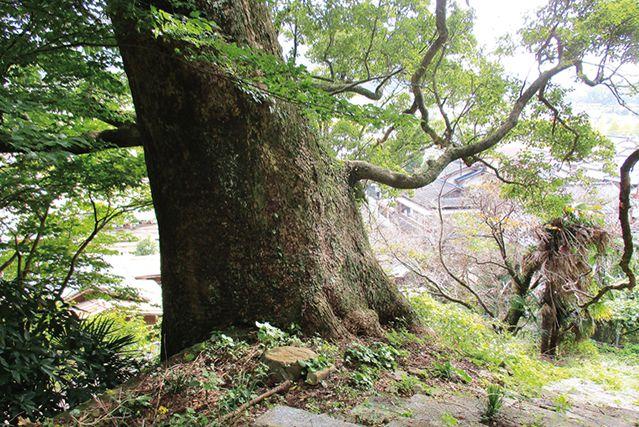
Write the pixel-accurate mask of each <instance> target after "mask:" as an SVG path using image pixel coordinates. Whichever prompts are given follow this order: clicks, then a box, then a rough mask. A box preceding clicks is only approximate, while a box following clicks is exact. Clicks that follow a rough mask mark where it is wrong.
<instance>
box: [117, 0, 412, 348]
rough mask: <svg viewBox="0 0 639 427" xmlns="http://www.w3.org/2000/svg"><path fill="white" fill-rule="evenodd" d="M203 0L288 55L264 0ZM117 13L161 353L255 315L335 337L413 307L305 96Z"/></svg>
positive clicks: (230, 32) (259, 44)
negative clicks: (149, 223)
mask: <svg viewBox="0 0 639 427" xmlns="http://www.w3.org/2000/svg"><path fill="white" fill-rule="evenodd" d="M197 3H200V4H201V9H202V11H203V12H205V13H206V16H208V17H209V18H210V19H213V20H214V21H215V22H216V23H217V24H219V25H220V26H221V28H222V31H223V32H224V33H225V34H226V35H227V36H228V37H229V39H231V40H233V41H235V42H238V43H245V44H248V45H250V46H252V47H254V48H259V49H263V50H265V51H267V52H269V53H271V54H273V55H278V56H279V55H281V54H280V48H279V45H278V44H277V40H276V36H275V32H274V30H273V27H272V24H271V21H270V18H269V14H268V11H267V9H266V7H264V6H263V5H261V4H258V2H254V1H249V0H243V1H239V0H224V1H217V2H208V1H203V0H202V1H198V2H197ZM207 5H210V6H207ZM114 24H115V27H116V33H117V37H118V43H119V46H120V50H121V53H122V57H123V60H124V67H125V71H126V73H127V76H128V79H129V83H130V86H131V91H132V94H133V101H134V103H135V108H136V113H137V119H138V126H139V128H140V131H141V135H142V137H143V140H144V151H145V156H146V162H147V168H148V174H149V180H150V184H151V190H152V194H153V201H154V205H155V211H156V215H157V220H158V227H159V233H160V250H161V257H162V292H163V304H164V318H163V323H162V331H163V338H164V342H163V348H162V350H163V355H164V357H167V356H170V355H172V354H174V353H176V352H177V351H179V350H181V349H182V348H184V347H186V346H188V345H190V344H193V343H195V342H198V341H200V340H202V339H204V338H206V337H208V336H209V334H210V332H211V331H212V330H215V329H217V328H224V327H227V326H229V325H240V326H241V325H252V324H253V322H255V321H256V320H268V321H271V322H274V323H276V324H278V325H288V324H290V323H292V322H295V323H297V324H299V325H301V326H302V328H303V329H304V330H306V331H309V332H311V331H312V332H319V333H321V334H323V335H324V336H328V337H343V336H347V335H349V334H376V333H379V332H380V324H382V323H387V322H390V321H393V320H395V319H400V318H404V319H405V320H406V321H407V322H411V321H413V320H414V315H413V312H412V310H411V309H410V307H409V305H408V304H407V302H406V301H405V299H404V298H403V297H402V296H401V294H400V293H399V292H398V291H397V289H396V288H395V287H394V285H391V284H390V282H389V281H388V279H387V277H386V276H385V275H384V273H383V271H382V270H381V268H380V266H379V265H378V263H377V262H376V260H375V259H374V257H373V256H372V253H371V249H370V247H369V244H368V241H367V237H366V234H365V232H364V228H363V225H362V221H361V216H360V214H359V211H358V208H357V204H356V202H355V199H354V195H353V191H352V188H350V187H349V185H348V182H347V177H346V173H345V171H344V170H343V168H342V167H341V166H340V165H339V163H338V162H336V161H335V160H333V159H332V158H331V157H330V155H329V154H328V153H327V152H326V151H325V150H324V149H323V148H322V146H321V145H320V144H319V143H318V141H317V139H316V138H315V137H314V135H313V131H312V130H311V129H310V127H309V125H308V124H307V122H306V121H305V120H304V118H303V117H302V116H301V115H300V113H299V112H298V111H297V109H296V108H295V107H293V106H291V105H289V104H286V103H283V102H280V101H274V100H266V101H261V102H260V101H256V100H255V98H254V97H252V96H250V95H248V94H247V93H246V91H245V90H241V89H240V88H239V87H238V83H237V82H235V81H233V80H232V79H230V78H229V77H228V76H227V75H226V74H225V73H224V72H223V71H222V70H220V69H217V68H216V66H215V65H214V64H211V63H197V62H193V61H188V60H186V59H185V58H184V57H182V56H180V55H179V54H177V53H176V52H175V49H174V46H172V44H171V43H170V42H167V41H162V40H159V39H154V38H153V37H152V36H151V34H150V33H149V32H148V31H144V30H139V29H136V25H135V23H133V22H131V21H130V20H128V19H127V18H126V17H124V16H122V15H120V14H118V12H117V11H116V12H115V13H114Z"/></svg>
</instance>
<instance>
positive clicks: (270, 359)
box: [264, 345, 317, 381]
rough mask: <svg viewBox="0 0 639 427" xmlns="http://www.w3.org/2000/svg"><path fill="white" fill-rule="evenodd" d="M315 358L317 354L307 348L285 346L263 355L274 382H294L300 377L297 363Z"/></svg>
mask: <svg viewBox="0 0 639 427" xmlns="http://www.w3.org/2000/svg"><path fill="white" fill-rule="evenodd" d="M316 357H317V353H315V352H314V351H313V350H311V349H309V348H305V347H293V346H289V345H286V346H282V347H275V348H272V349H270V350H267V351H266V353H264V363H265V364H266V366H268V367H269V370H270V372H271V376H272V377H273V378H274V379H275V380H278V381H284V380H296V379H298V378H300V377H301V376H302V366H301V365H300V364H299V362H302V361H306V360H310V359H314V358H316Z"/></svg>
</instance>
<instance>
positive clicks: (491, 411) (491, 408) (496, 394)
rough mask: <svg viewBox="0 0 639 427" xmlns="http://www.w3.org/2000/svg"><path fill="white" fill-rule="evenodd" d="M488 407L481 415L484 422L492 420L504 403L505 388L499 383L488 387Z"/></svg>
mask: <svg viewBox="0 0 639 427" xmlns="http://www.w3.org/2000/svg"><path fill="white" fill-rule="evenodd" d="M486 395H487V401H486V409H484V412H483V413H482V415H481V419H482V421H483V422H492V421H494V420H495V417H496V416H497V414H498V413H499V411H500V410H501V408H502V406H503V405H504V389H503V388H502V387H501V386H499V385H497V384H489V385H488V387H487V388H486Z"/></svg>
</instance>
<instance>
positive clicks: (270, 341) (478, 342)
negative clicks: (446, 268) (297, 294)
mask: <svg viewBox="0 0 639 427" xmlns="http://www.w3.org/2000/svg"><path fill="white" fill-rule="evenodd" d="M412 302H413V305H414V307H415V309H416V311H417V312H418V313H419V315H420V317H421V320H422V323H423V325H424V330H423V331H422V332H420V333H419V334H415V333H411V332H407V331H404V330H388V331H387V333H386V336H385V339H384V340H380V339H377V340H374V339H361V340H358V341H356V342H355V341H352V342H346V341H342V342H328V341H325V340H323V339H321V338H317V337H299V336H298V335H296V334H295V333H293V332H290V331H289V332H285V331H282V330H279V329H277V328H274V327H272V326H270V325H268V324H261V325H259V328H256V329H255V330H253V331H248V332H247V331H226V332H225V333H224V334H221V333H216V334H214V336H213V337H212V338H211V339H210V340H208V341H206V342H203V343H201V344H198V345H196V346H194V347H192V348H190V349H188V350H186V351H184V352H182V353H181V354H179V355H176V356H175V357H173V358H172V359H171V360H170V361H169V363H167V364H166V365H163V366H159V367H156V368H154V369H152V370H151V371H150V372H148V373H146V374H144V375H142V376H140V378H138V380H137V381H135V382H133V383H130V384H128V385H126V386H124V387H122V388H121V389H118V390H114V391H111V392H109V393H106V394H104V395H103V396H100V397H98V398H96V399H95V400H94V401H93V402H89V403H88V404H87V405H84V407H83V408H76V409H74V410H71V411H69V412H68V413H66V414H65V416H64V417H61V418H60V419H57V420H56V422H57V423H63V424H65V423H66V424H76V425H89V424H90V425H167V426H187V425H189V426H190V425H233V424H235V425H246V424H249V423H250V421H251V420H252V419H254V418H255V417H256V416H258V415H259V414H261V413H263V412H265V411H266V410H267V409H268V408H269V407H271V406H273V405H275V404H284V405H289V406H294V407H298V408H302V409H306V410H308V411H311V412H317V413H320V412H321V413H328V414H333V415H337V416H340V415H342V416H343V415H346V414H348V413H349V412H350V410H351V409H352V408H353V407H354V406H356V405H358V404H359V403H361V402H363V401H364V400H365V399H367V398H370V397H372V396H410V395H411V394H413V393H416V392H417V393H422V394H433V393H434V394H438V393H439V392H440V391H441V390H445V391H446V392H447V393H460V394H464V393H469V392H470V393H474V394H475V395H481V394H482V392H483V390H485V389H487V388H488V387H489V386H490V385H491V384H499V385H500V386H501V387H502V388H503V389H504V390H505V391H506V392H507V393H509V394H510V395H517V396H524V397H535V396H538V395H540V393H541V390H542V387H543V386H545V385H547V384H550V383H552V382H556V381H558V380H562V379H567V378H575V377H576V378H582V379H586V380H590V381H593V382H596V383H598V384H601V385H602V386H604V388H606V389H610V390H621V389H630V390H635V391H639V356H633V355H632V354H630V355H625V356H622V355H621V354H618V352H615V351H612V350H610V349H601V348H598V347H597V346H595V345H594V344H593V343H591V342H585V343H581V344H579V345H576V346H572V347H570V348H564V349H563V352H562V354H561V356H560V357H559V358H558V359H556V360H553V361H550V360H545V359H543V358H541V357H540V356H539V355H538V347H537V345H536V344H535V342H534V340H533V339H532V337H526V336H523V337H518V338H515V337H512V336H509V335H504V334H498V333H497V332H495V330H494V328H493V327H492V325H490V324H489V323H487V322H486V321H485V319H483V318H482V317H480V316H478V315H476V314H473V313H469V312H468V311H467V310H465V309H460V308H458V307H455V306H452V305H448V304H442V303H439V302H437V301H435V300H434V299H432V298H430V297H429V296H421V297H418V298H415V299H413V301H412ZM381 341H383V342H381ZM282 344H288V345H298V346H306V347H310V348H312V349H313V350H314V351H315V352H317V353H318V354H319V355H320V358H321V360H318V361H317V362H316V366H318V367H323V366H325V365H326V364H327V363H332V364H334V365H335V367H336V368H337V369H336V370H335V371H334V372H333V374H332V375H331V376H330V378H329V379H328V380H327V381H324V382H323V383H321V384H320V385H319V386H315V387H313V386H310V385H307V384H305V383H304V382H303V381H300V382H299V383H296V384H295V385H293V387H292V388H291V389H289V390H288V392H286V393H283V394H279V395H274V396H272V397H270V398H269V399H266V400H264V401H262V402H260V403H259V404H257V405H254V406H251V407H250V408H249V409H248V410H247V411H244V412H242V413H239V414H237V416H233V417H232V418H230V419H229V418H224V417H225V416H228V415H227V414H230V413H234V411H235V410H236V409H237V408H238V407H239V406H240V405H242V404H243V403H245V402H247V401H249V400H250V399H252V398H253V397H255V396H258V395H260V394H262V393H264V392H265V391H267V390H269V389H271V388H272V387H273V386H274V384H273V383H272V382H271V381H270V380H269V378H268V375H267V372H266V369H265V367H264V365H263V364H262V363H261V355H262V354H263V352H264V350H265V348H267V347H272V346H277V345H282Z"/></svg>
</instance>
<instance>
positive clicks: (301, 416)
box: [253, 405, 359, 427]
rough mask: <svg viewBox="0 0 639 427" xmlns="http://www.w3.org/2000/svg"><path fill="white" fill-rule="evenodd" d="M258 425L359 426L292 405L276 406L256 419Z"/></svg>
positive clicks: (272, 426) (268, 426) (274, 426)
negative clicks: (292, 406)
mask: <svg viewBox="0 0 639 427" xmlns="http://www.w3.org/2000/svg"><path fill="white" fill-rule="evenodd" d="M253 425H254V426H256V427H320V426H321V427H357V426H359V424H351V423H347V422H344V421H341V420H337V419H335V418H331V417H329V416H328V415H324V414H321V415H318V414H313V413H312V412H308V411H304V410H302V409H297V408H291V407H290V406H280V405H278V406H276V407H274V408H272V409H270V410H269V411H268V412H266V413H265V414H263V415H261V416H260V417H258V418H257V419H256V420H255V423H254V424H253Z"/></svg>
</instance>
